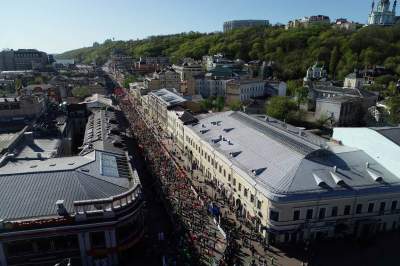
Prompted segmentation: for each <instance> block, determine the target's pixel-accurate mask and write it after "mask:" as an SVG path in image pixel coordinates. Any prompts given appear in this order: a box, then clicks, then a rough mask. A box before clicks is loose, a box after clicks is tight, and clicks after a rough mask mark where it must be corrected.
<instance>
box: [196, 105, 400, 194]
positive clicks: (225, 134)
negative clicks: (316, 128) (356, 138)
mask: <svg viewBox="0 0 400 266" xmlns="http://www.w3.org/2000/svg"><path fill="white" fill-rule="evenodd" d="M198 118H199V123H198V124H196V125H194V126H193V127H191V129H192V130H193V131H194V132H195V133H196V134H197V135H198V136H199V137H200V138H201V139H203V140H204V141H206V142H208V143H209V144H210V145H211V146H213V147H214V149H215V150H216V151H217V155H218V154H221V155H223V156H224V157H225V158H226V159H227V160H229V161H230V162H231V163H232V164H233V167H234V168H235V169H237V170H238V171H241V172H242V173H245V174H246V175H245V178H246V177H247V178H248V181H249V182H250V183H254V185H255V186H256V187H258V189H259V190H260V191H262V192H263V193H264V194H265V195H266V196H267V197H269V198H270V199H272V200H276V201H291V200H297V199H302V198H318V197H320V196H321V195H323V194H324V195H326V196H345V195H354V193H365V192H366V191H367V192H370V191H374V193H375V192H377V191H388V189H397V190H399V191H400V186H398V185H400V179H399V177H397V176H395V175H393V174H392V173H391V172H389V171H388V170H386V169H385V168H384V167H383V166H382V165H380V164H379V163H378V162H377V161H375V160H374V159H373V158H371V157H370V156H368V155H367V154H366V153H365V152H364V151H361V150H357V149H351V148H347V147H345V146H340V145H338V144H333V143H327V142H326V141H323V140H322V139H320V138H319V137H317V136H314V135H312V134H310V133H305V135H303V134H300V133H299V132H301V131H299V130H298V129H297V133H296V132H295V130H294V129H296V128H295V127H291V126H287V125H286V126H284V124H283V123H282V122H279V121H276V120H275V121H274V122H272V121H269V120H268V121H266V120H262V119H261V118H260V117H258V119H257V118H255V117H250V116H248V115H245V114H243V113H239V112H225V113H218V114H214V115H203V116H199V117H198ZM278 124H279V125H278ZM335 145H336V146H337V147H336V146H335ZM367 163H368V165H369V168H368V169H367V166H366V165H367ZM335 169H336V171H337V172H336V173H335V174H332V173H333V172H335ZM371 173H372V174H371ZM372 175H382V177H383V180H384V182H377V181H376V180H374V178H373V176H372ZM338 176H340V177H341V178H342V179H343V182H341V183H340V184H337V183H336V181H335V178H337V177H338ZM316 177H317V178H316ZM316 179H317V180H320V181H323V182H324V183H325V185H326V186H323V187H321V184H319V183H318V182H316Z"/></svg>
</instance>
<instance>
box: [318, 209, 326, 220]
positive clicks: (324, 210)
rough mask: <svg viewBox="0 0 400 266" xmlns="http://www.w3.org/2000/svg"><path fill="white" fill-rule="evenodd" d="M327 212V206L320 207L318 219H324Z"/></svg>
mask: <svg viewBox="0 0 400 266" xmlns="http://www.w3.org/2000/svg"><path fill="white" fill-rule="evenodd" d="M325 212H326V209H325V208H321V209H319V214H318V219H320V220H322V219H324V218H325Z"/></svg>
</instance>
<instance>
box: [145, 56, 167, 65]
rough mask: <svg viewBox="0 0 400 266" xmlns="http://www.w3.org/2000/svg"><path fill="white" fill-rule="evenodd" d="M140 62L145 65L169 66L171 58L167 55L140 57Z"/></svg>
mask: <svg viewBox="0 0 400 266" xmlns="http://www.w3.org/2000/svg"><path fill="white" fill-rule="evenodd" d="M139 62H140V64H144V65H159V66H168V65H169V64H170V61H169V58H168V57H165V56H157V57H150V56H145V57H140V60H139Z"/></svg>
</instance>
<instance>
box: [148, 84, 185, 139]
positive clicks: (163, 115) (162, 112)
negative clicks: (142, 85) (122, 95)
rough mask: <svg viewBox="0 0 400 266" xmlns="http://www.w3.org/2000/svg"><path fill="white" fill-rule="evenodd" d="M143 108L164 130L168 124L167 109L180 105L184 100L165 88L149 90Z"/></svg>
mask: <svg viewBox="0 0 400 266" xmlns="http://www.w3.org/2000/svg"><path fill="white" fill-rule="evenodd" d="M147 96H148V97H147V99H146V101H145V102H143V103H144V104H146V107H145V109H147V110H148V115H149V118H150V119H151V120H153V121H155V122H157V123H158V124H159V125H160V126H161V127H162V129H163V130H165V131H166V129H167V126H168V110H170V109H171V108H174V107H177V106H182V105H183V104H184V103H185V102H186V100H185V99H184V98H183V97H182V96H180V95H178V94H176V93H174V92H171V91H169V90H167V89H161V90H157V91H153V92H150V93H149V94H148V95H147Z"/></svg>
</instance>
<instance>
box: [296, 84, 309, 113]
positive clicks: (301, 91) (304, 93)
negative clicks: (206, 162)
mask: <svg viewBox="0 0 400 266" xmlns="http://www.w3.org/2000/svg"><path fill="white" fill-rule="evenodd" d="M295 96H296V101H297V106H298V108H300V105H301V104H303V103H306V102H307V99H308V88H306V87H303V86H301V87H298V88H297V89H296V91H295Z"/></svg>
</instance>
